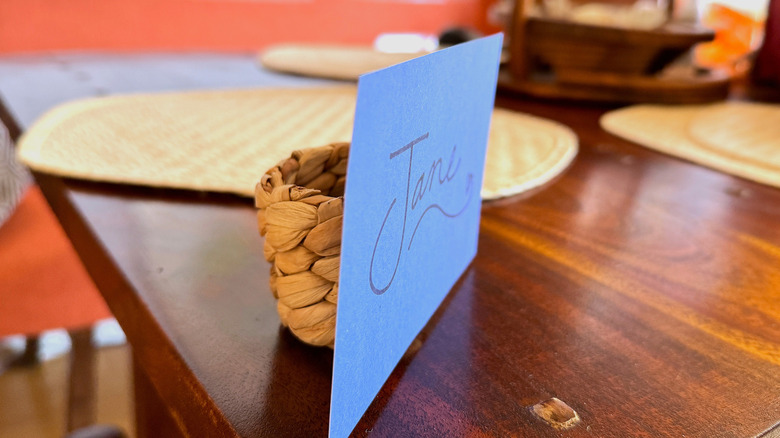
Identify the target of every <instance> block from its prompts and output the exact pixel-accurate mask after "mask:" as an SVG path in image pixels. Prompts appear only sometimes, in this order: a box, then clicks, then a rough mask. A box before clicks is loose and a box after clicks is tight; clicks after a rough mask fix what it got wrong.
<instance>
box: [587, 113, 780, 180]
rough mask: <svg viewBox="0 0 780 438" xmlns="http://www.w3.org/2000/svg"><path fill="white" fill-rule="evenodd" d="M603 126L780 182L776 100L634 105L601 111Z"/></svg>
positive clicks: (747, 174)
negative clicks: (764, 101)
mask: <svg viewBox="0 0 780 438" xmlns="http://www.w3.org/2000/svg"><path fill="white" fill-rule="evenodd" d="M601 126H602V127H603V128H604V129H605V130H607V131H609V132H611V133H613V134H615V135H618V136H620V137H623V138H626V139H628V140H631V141H633V142H636V143H639V144H641V145H643V146H646V147H649V148H651V149H655V150H658V151H660V152H664V153H667V154H669V155H673V156H676V157H679V158H684V159H686V160H690V161H693V162H695V163H698V164H702V165H704V166H707V167H711V168H713V169H717V170H720V171H722V172H726V173H729V174H732V175H736V176H740V177H742V178H745V179H749V180H752V181H756V182H760V183H763V184H767V185H771V186H775V187H780V106H778V105H768V104H758V103H748V102H725V103H718V104H713V105H690V106H662V105H637V106H633V107H628V108H624V109H619V110H616V111H612V112H609V113H607V114H605V115H604V116H603V117H602V118H601Z"/></svg>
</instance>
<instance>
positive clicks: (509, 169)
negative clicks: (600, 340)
mask: <svg viewBox="0 0 780 438" xmlns="http://www.w3.org/2000/svg"><path fill="white" fill-rule="evenodd" d="M355 98H356V88H355V87H353V86H349V87H329V88H308V89H257V90H235V91H208V92H188V93H168V94H156V95H131V96H113V97H106V98H99V99H89V100H83V101H76V102H72V103H68V104H65V105H63V106H60V107H57V108H55V109H53V110H51V111H50V112H48V113H47V114H45V115H44V116H43V117H42V118H41V119H40V120H38V121H37V122H36V123H35V124H34V125H33V126H32V127H31V128H30V129H29V130H28V132H27V133H26V134H25V135H24V136H23V138H22V139H21V141H20V144H19V147H18V149H19V150H18V153H19V157H20V159H21V160H22V161H23V162H24V163H25V164H27V165H28V166H30V167H31V168H33V169H36V170H39V171H43V172H48V173H53V174H57V175H60V176H66V177H72V178H81V179H89V180H97V181H107V182H116V183H127V184H139V185H148V186H155V187H172V188H183V189H193V190H203V191H214V192H229V193H236V194H239V195H243V196H248V197H252V196H254V188H255V183H257V181H258V180H259V178H260V176H261V175H262V174H263V172H265V171H266V170H267V169H269V168H271V167H272V166H274V165H275V164H276V163H277V162H278V161H279V160H281V159H282V158H285V157H288V156H290V153H291V152H292V151H294V150H296V149H301V148H306V147H311V146H319V145H324V144H328V143H331V142H335V141H349V140H350V138H351V135H352V119H353V115H354V111H355ZM576 153H577V137H576V136H575V134H574V133H573V132H572V131H571V130H570V129H568V128H566V127H564V126H562V125H560V124H558V123H555V122H552V121H549V120H545V119H540V118H537V117H533V116H529V115H526V114H521V113H517V112H511V111H506V110H500V109H499V110H495V112H494V116H493V123H492V127H491V131H490V141H489V146H488V157H487V164H486V171H485V182H484V186H483V190H482V195H483V197H484V198H486V199H490V198H498V197H502V196H508V195H512V194H516V193H520V192H522V191H525V190H528V189H530V188H533V187H536V186H539V185H541V184H543V183H545V182H547V181H549V180H550V179H552V178H553V177H555V176H556V175H558V174H559V173H560V172H562V171H563V170H564V169H565V168H566V166H568V164H569V163H570V162H571V161H572V159H573V158H574V156H575V155H576Z"/></svg>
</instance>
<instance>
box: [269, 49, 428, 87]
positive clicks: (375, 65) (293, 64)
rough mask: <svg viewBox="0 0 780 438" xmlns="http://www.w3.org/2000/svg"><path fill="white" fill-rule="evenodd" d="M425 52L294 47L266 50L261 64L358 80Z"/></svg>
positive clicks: (334, 77) (335, 77)
mask: <svg viewBox="0 0 780 438" xmlns="http://www.w3.org/2000/svg"><path fill="white" fill-rule="evenodd" d="M425 54H426V53H384V52H378V51H376V50H374V49H372V48H370V47H351V46H325V45H300V44H299V45H295V44H286V45H279V46H274V47H269V48H268V49H266V50H265V51H263V53H261V54H260V58H259V60H260V64H261V65H262V66H263V67H265V68H267V69H269V70H274V71H278V72H282V73H292V74H297V75H302V76H311V77H315V78H328V79H342V80H351V81H357V79H358V77H359V76H360V75H362V74H364V73H369V72H372V71H375V70H379V69H383V68H385V67H390V66H391V65H395V64H398V63H400V62H404V61H408V60H410V59H413V58H417V57H419V56H422V55H425Z"/></svg>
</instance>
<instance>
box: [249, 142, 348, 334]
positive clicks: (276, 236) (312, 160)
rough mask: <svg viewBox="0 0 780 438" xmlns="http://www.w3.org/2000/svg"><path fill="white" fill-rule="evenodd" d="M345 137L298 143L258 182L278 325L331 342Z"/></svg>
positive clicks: (260, 225)
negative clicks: (298, 147)
mask: <svg viewBox="0 0 780 438" xmlns="http://www.w3.org/2000/svg"><path fill="white" fill-rule="evenodd" d="M348 154H349V143H331V144H329V145H327V146H322V147H316V148H310V149H303V150H297V151H295V152H293V153H292V155H291V156H290V158H287V159H285V160H282V161H280V162H279V164H277V165H276V166H274V167H273V168H271V169H270V170H268V171H267V172H266V173H265V174H264V175H263V177H262V178H261V180H260V182H259V183H257V185H256V186H255V205H256V206H257V207H258V209H259V210H258V212H257V226H258V229H259V230H260V235H262V236H265V246H264V248H263V254H264V256H265V259H266V260H268V261H269V262H270V263H271V280H270V284H271V292H272V293H273V294H274V297H275V298H276V299H277V300H278V301H277V310H278V312H279V317H280V319H281V321H282V324H284V325H285V326H287V327H289V328H290V330H291V331H292V333H293V334H294V335H295V336H297V337H298V338H299V339H301V340H302V341H303V342H306V343H307V344H311V345H318V346H325V345H327V346H329V347H331V348H333V341H334V339H335V336H336V302H337V298H338V279H339V261H340V256H341V224H342V217H343V215H344V200H343V196H344V184H345V181H346V179H345V178H346V173H347V156H348Z"/></svg>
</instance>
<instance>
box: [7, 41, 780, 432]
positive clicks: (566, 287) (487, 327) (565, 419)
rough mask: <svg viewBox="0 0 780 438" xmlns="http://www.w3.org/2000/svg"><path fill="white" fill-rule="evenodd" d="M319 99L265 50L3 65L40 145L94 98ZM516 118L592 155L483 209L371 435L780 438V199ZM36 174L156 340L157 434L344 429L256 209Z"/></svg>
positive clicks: (325, 357) (531, 103)
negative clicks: (42, 136)
mask: <svg viewBox="0 0 780 438" xmlns="http://www.w3.org/2000/svg"><path fill="white" fill-rule="evenodd" d="M318 84H322V82H318V81H314V80H306V79H302V78H287V77H282V76H280V75H273V74H271V73H267V72H262V71H260V70H259V69H258V68H257V67H256V66H255V65H254V62H253V58H252V57H251V56H249V55H209V54H200V55H198V54H190V55H181V54H178V55H177V54H158V55H127V56H118V55H38V56H28V57H6V58H1V59H0V95H2V98H3V100H4V102H5V105H6V109H7V110H8V112H9V115H10V116H11V117H12V118H13V119H15V120H16V121H17V122H18V128H19V130H21V131H23V130H25V129H27V128H29V127H30V125H31V124H32V123H33V121H34V120H35V119H36V118H37V117H38V116H40V114H41V113H43V112H44V111H45V110H47V109H49V108H50V107H52V106H53V105H55V104H57V103H59V102H61V101H65V100H68V99H71V98H76V97H91V96H98V95H104V94H113V93H119V92H137V91H159V90H185V89H197V88H225V87H232V88H235V87H255V86H310V85H318ZM496 104H497V106H500V107H505V108H510V109H513V110H518V111H523V112H527V113H530V114H533V115H537V116H541V117H546V118H550V119H553V120H557V121H559V122H561V123H564V124H566V125H568V126H569V127H571V128H572V129H573V130H574V131H575V132H576V134H577V135H578V137H579V146H580V150H579V154H578V156H577V157H576V159H575V160H574V162H573V164H572V165H571V166H570V167H569V168H568V169H567V170H566V171H565V172H564V173H563V174H562V175H560V176H559V177H557V178H556V179H554V180H553V181H551V182H549V183H547V184H545V185H544V186H542V187H539V188H537V189H534V190H531V191H529V192H527V193H523V194H520V195H517V196H511V197H507V198H504V199H500V200H496V201H489V202H485V203H484V204H483V207H482V219H481V228H480V237H479V250H478V254H477V256H476V259H475V260H474V261H473V263H472V264H471V266H470V267H469V268H468V269H467V270H466V271H465V273H464V274H463V276H462V277H461V278H460V280H459V281H458V283H457V284H456V285H455V286H454V287H453V289H452V290H451V291H450V292H449V295H448V296H447V298H446V299H445V300H444V302H443V304H442V305H441V307H440V308H439V309H438V311H437V312H436V313H435V314H434V316H433V317H432V319H431V320H430V321H429V323H428V324H427V325H426V326H425V328H424V329H423V330H422V332H421V333H420V334H419V336H418V337H417V339H416V340H415V342H414V343H413V344H412V346H411V347H410V348H409V350H408V351H407V353H406V354H405V355H404V357H403V359H402V360H401V361H400V363H399V364H398V366H397V367H396V368H395V370H394V371H393V373H392V374H391V375H390V378H389V379H388V381H387V382H386V384H385V385H384V387H383V388H382V389H381V391H380V392H379V394H378V395H377V396H376V398H375V399H374V401H373V403H372V404H371V406H370V407H369V409H368V411H367V412H366V413H365V415H364V416H363V418H362V419H361V420H360V422H359V423H358V425H357V427H356V428H355V430H354V431H353V435H354V436H358V437H362V436H369V437H494V436H495V437H559V436H561V437H586V436H587V437H707V438H710V437H776V436H780V190H778V189H777V188H773V187H768V186H764V185H760V184H757V183H753V182H750V181H747V180H744V179H741V178H737V177H734V176H729V175H726V174H723V173H720V172H718V171H715V170H711V169H707V168H704V167H701V166H699V165H696V164H692V163H690V162H686V161H683V160H680V159H677V158H673V157H670V156H666V155H663V154H659V153H657V152H653V151H651V150H648V149H645V148H643V147H641V146H639V145H636V144H633V143H630V142H628V141H624V140H621V139H619V138H617V137H614V136H612V135H610V134H608V133H606V132H605V131H603V130H602V129H601V128H600V127H599V124H598V120H599V117H600V116H601V115H602V114H603V113H604V112H605V111H607V110H608V109H609V108H607V107H602V106H593V105H587V104H578V103H572V102H543V101H535V100H529V99H527V98H523V97H521V96H516V95H504V94H500V95H499V97H498V98H497V101H496ZM302 146H309V145H302ZM517 147H518V148H521V147H523V145H522V144H518V145H517ZM257 171H258V176H260V175H261V174H262V172H263V171H265V169H257ZM35 177H36V180H37V182H38V184H39V185H40V186H41V188H42V190H43V192H44V194H45V196H46V198H47V200H48V202H49V204H50V205H51V207H52V208H53V210H54V212H55V213H56V215H57V217H58V218H59V220H60V222H61V224H62V226H63V228H64V229H65V231H66V233H67V235H68V236H69V238H70V240H71V241H72V242H73V245H74V246H75V248H76V250H77V252H78V254H79V256H80V257H81V259H82V261H83V263H84V265H85V266H86V268H87V270H88V272H89V273H90V275H91V276H92V278H93V279H94V281H95V283H96V285H97V286H98V288H99V289H100V291H101V293H102V294H103V296H104V297H105V300H106V302H107V303H108V305H109V307H110V308H111V310H112V312H113V314H114V315H115V316H116V318H117V320H118V321H119V323H120V325H121V327H122V329H123V330H124V331H125V333H126V335H127V339H128V341H129V343H130V345H131V346H132V351H133V365H132V366H133V369H134V378H135V384H134V388H135V408H136V422H137V432H138V436H139V437H176V436H184V437H237V436H240V437H286V436H291V437H318V436H326V434H327V428H328V412H329V397H330V387H331V371H332V361H333V351H332V350H330V349H329V348H315V347H310V346H307V345H304V344H302V343H301V342H299V341H297V340H296V339H295V338H294V337H293V336H292V335H291V334H290V332H289V331H288V330H287V329H285V328H283V327H281V326H280V323H279V318H278V316H277V314H276V306H275V302H274V298H273V296H272V294H271V292H270V291H269V286H268V272H269V266H268V264H267V263H266V262H265V260H264V259H263V254H262V248H263V239H262V238H261V237H260V236H259V235H258V232H257V224H256V217H255V210H254V208H253V206H252V201H251V200H250V199H245V198H240V197H236V196H232V195H225V194H215V193H206V192H194V191H184V190H174V189H161V188H149V187H139V186H130V185H117V184H109V183H99V182H86V181H79V180H75V179H69V178H62V177H59V176H56V175H50V174H44V173H35ZM377 348H381V346H377ZM575 413H576V418H575Z"/></svg>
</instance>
